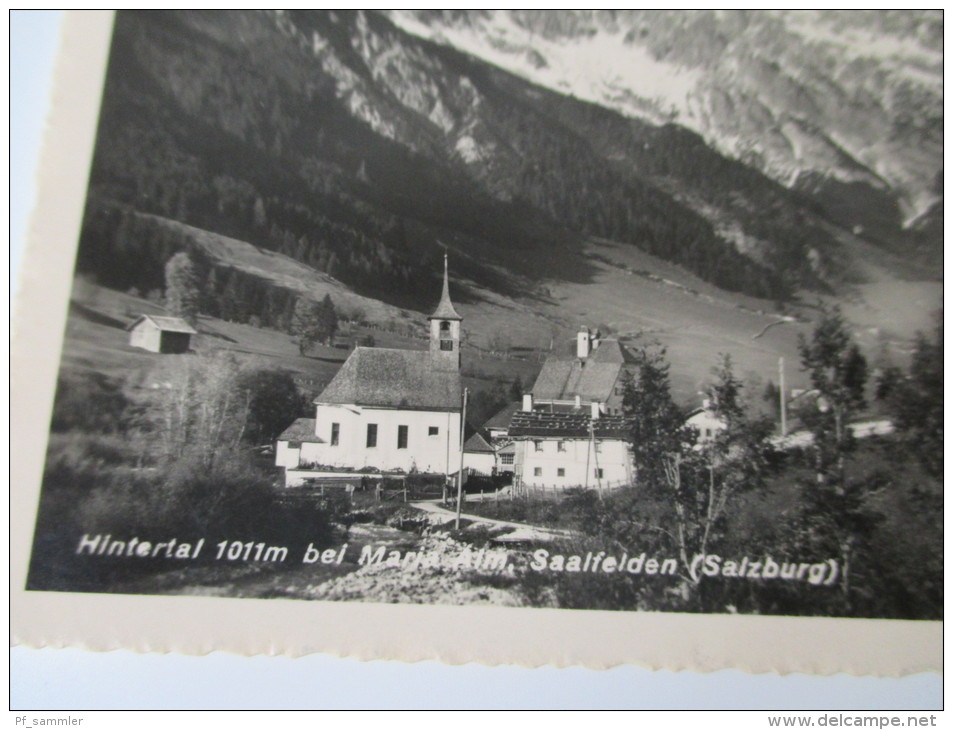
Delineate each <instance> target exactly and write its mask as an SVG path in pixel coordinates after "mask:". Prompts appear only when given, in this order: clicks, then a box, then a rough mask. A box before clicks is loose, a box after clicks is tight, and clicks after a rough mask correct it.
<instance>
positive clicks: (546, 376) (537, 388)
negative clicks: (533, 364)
mask: <svg viewBox="0 0 953 730" xmlns="http://www.w3.org/2000/svg"><path fill="white" fill-rule="evenodd" d="M600 349H601V348H600ZM621 370H622V365H621V363H613V362H593V361H592V360H591V359H587V360H579V359H577V358H573V359H572V360H561V359H556V358H550V359H548V360H546V362H545V363H544V364H543V369H542V370H540V371H539V376H538V377H537V378H536V382H535V383H534V384H533V398H534V399H535V400H573V399H574V398H575V397H576V396H577V395H578V396H579V397H580V398H581V399H582V400H584V401H600V402H605V401H606V400H608V398H609V396H610V395H612V388H613V386H614V385H615V383H616V381H617V380H618V379H619V373H620V372H621Z"/></svg>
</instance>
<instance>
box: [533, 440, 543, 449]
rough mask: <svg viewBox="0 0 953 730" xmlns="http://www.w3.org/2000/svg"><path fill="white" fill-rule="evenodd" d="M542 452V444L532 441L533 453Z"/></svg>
mask: <svg viewBox="0 0 953 730" xmlns="http://www.w3.org/2000/svg"><path fill="white" fill-rule="evenodd" d="M542 450H543V442H542V441H534V442H533V451H542Z"/></svg>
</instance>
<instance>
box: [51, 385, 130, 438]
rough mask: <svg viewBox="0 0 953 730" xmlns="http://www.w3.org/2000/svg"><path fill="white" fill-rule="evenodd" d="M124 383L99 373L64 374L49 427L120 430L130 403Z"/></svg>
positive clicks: (53, 428)
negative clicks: (123, 390) (122, 384)
mask: <svg viewBox="0 0 953 730" xmlns="http://www.w3.org/2000/svg"><path fill="white" fill-rule="evenodd" d="M129 405H130V402H129V399H128V398H126V396H125V394H124V393H123V392H122V386H121V384H120V383H118V382H116V381H115V380H111V379H110V378H107V377H106V376H104V375H101V374H99V373H88V374H83V375H61V376H60V378H59V380H58V381H57V386H56V398H55V399H54V401H53V418H52V421H51V423H50V429H51V430H52V431H56V432H63V431H69V430H71V429H76V430H81V431H100V432H103V433H112V432H116V431H121V430H122V429H123V426H124V424H125V420H124V417H125V415H126V410H127V408H128V407H129Z"/></svg>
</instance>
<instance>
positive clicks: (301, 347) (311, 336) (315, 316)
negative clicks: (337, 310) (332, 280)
mask: <svg viewBox="0 0 953 730" xmlns="http://www.w3.org/2000/svg"><path fill="white" fill-rule="evenodd" d="M321 332H322V329H321V305H320V304H319V303H318V302H316V301H314V300H313V299H307V298H306V297H299V298H298V301H297V302H295V308H294V313H293V314H292V315H291V334H292V335H293V336H294V340H295V343H296V344H297V345H298V352H299V353H301V354H302V355H304V354H305V353H306V352H307V351H308V349H310V348H311V347H312V346H313V345H314V344H315V343H316V342H318V341H319V340H320V339H321Z"/></svg>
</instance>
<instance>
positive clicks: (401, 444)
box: [397, 426, 407, 449]
mask: <svg viewBox="0 0 953 730" xmlns="http://www.w3.org/2000/svg"><path fill="white" fill-rule="evenodd" d="M397 448H398V449H406V448H407V426H398V427H397Z"/></svg>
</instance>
